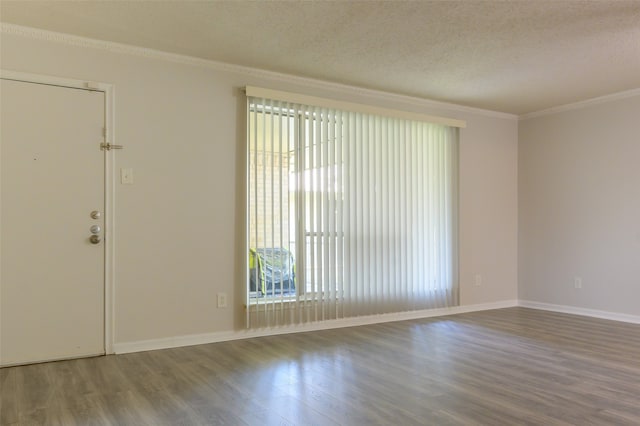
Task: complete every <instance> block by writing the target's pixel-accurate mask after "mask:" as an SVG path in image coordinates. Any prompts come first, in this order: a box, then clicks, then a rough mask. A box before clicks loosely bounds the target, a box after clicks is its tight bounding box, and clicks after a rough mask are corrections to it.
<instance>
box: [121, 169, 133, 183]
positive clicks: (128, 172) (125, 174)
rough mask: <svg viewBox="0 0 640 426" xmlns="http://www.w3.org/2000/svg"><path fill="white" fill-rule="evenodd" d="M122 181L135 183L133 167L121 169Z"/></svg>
mask: <svg viewBox="0 0 640 426" xmlns="http://www.w3.org/2000/svg"><path fill="white" fill-rule="evenodd" d="M120 183H122V184H125V185H133V169H120Z"/></svg>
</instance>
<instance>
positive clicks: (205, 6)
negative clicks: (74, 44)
mask: <svg viewBox="0 0 640 426" xmlns="http://www.w3.org/2000/svg"><path fill="white" fill-rule="evenodd" d="M0 20H2V21H3V22H8V23H12V24H18V25H24V26H29V27H35V28H42V29H46V30H50V31H57V32H62V33H68V34H73V35H79V36H84V37H89V38H94V39H99V40H106V41H113V42H118V43H126V44H131V45H136V46H142V47H147V48H152V49H157V50H162V51H166V52H172V53H179V54H184V55H190V56H195V57H199V58H205V59H211V60H215V61H220V62H228V63H232V64H238V65H244V66H249V67H255V68H261V69H265V70H271V71H277V72H282V73H287V74H295V75H299V76H304V77H311V78H317V79H321V80H327V81H332V82H338V83H345V84H350V85H354V86H359V87H366V88H371V89H378V90H383V91H388V92H394V93H399V94H406V95H411V96H416V97H421V98H428V99H434V100H441V101H447V102H452V103H457V104H460V105H467V106H473V107H479V108H485V109H490V110H495V111H501V112H508V113H513V114H524V113H529V112H533V111H539V110H543V109H546V108H550V107H554V106H558V105H563V104H567V103H572V102H577V101H581V100H586V99H590V98H594V97H598V96H602V95H607V94H611V93H615V92H620V91H625V90H630V89H636V88H640V0H631V1H626V0H611V1H606V0H605V1H563V0H556V1H535V0H532V1H471V0H469V1H437V2H436V1H417V2H397V1H363V2H361V1H338V2H327V1H311V2H273V1H252V2H245V1H198V2H194V1H179V0H174V1H99V2H98V1H84V2H70V1H7V0H1V2H0Z"/></svg>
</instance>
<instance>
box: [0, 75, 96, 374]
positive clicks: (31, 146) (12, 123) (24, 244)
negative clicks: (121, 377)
mask: <svg viewBox="0 0 640 426" xmlns="http://www.w3.org/2000/svg"><path fill="white" fill-rule="evenodd" d="M0 83H1V88H0V124H1V131H0V185H1V192H0V364H1V365H14V364H23V363H30V362H38V361H48V360H55V359H64V358H74V357H83V356H91V355H98V354H104V353H105V347H104V344H105V339H104V256H105V249H104V241H102V239H103V235H104V173H105V170H104V153H103V151H101V150H100V142H101V141H102V140H103V136H102V132H103V127H104V125H105V122H104V120H105V110H104V108H105V107H104V96H105V95H104V93H103V92H96V91H89V90H82V89H73V88H67V87H59V86H53V85H46V84H35V83H30V82H22V81H11V80H1V82H0ZM93 211H97V212H100V213H99V215H100V217H99V218H97V219H94V218H92V215H91V213H92V212H93ZM94 216H95V215H94ZM94 225H97V226H98V227H99V228H100V230H98V229H94V230H93V231H94V232H96V234H95V235H96V236H97V238H99V239H100V240H101V241H99V242H97V243H95V241H94V243H92V242H91V241H90V236H91V235H94V234H92V233H91V231H90V228H91V227H92V226H94Z"/></svg>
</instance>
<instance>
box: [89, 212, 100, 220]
mask: <svg viewBox="0 0 640 426" xmlns="http://www.w3.org/2000/svg"><path fill="white" fill-rule="evenodd" d="M100 216H102V213H100V212H99V211H98V210H94V211H92V212H91V219H100Z"/></svg>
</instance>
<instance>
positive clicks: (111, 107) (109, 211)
mask: <svg viewBox="0 0 640 426" xmlns="http://www.w3.org/2000/svg"><path fill="white" fill-rule="evenodd" d="M0 79H2V80H13V81H22V82H25V83H36V84H46V85H50V86H59V87H68V88H71V89H82V90H88V91H94V92H102V93H104V127H105V131H104V141H103V142H108V143H110V144H115V143H116V141H115V120H114V113H115V103H114V96H115V87H114V85H113V84H109V83H99V82H93V81H86V80H76V79H69V78H62V77H54V76H48V75H41V74H31V73H26V72H21V71H12V70H5V69H0ZM96 149H100V147H99V145H98V144H97V143H96ZM113 155H114V154H113V152H112V150H105V151H104V188H103V189H104V228H105V229H104V240H103V241H104V283H103V287H104V351H105V354H106V355H108V354H113V353H114V349H113V346H114V331H115V315H114V312H115V311H114V309H115V303H114V297H115V262H114V259H115V256H114V254H115V253H114V248H115V244H114V225H115V220H114V212H115V209H114V201H115V161H114V157H113ZM0 286H2V283H1V282H0Z"/></svg>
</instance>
